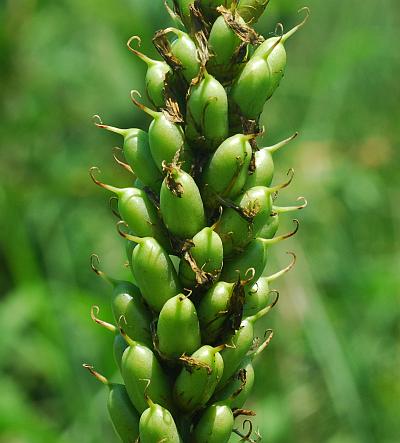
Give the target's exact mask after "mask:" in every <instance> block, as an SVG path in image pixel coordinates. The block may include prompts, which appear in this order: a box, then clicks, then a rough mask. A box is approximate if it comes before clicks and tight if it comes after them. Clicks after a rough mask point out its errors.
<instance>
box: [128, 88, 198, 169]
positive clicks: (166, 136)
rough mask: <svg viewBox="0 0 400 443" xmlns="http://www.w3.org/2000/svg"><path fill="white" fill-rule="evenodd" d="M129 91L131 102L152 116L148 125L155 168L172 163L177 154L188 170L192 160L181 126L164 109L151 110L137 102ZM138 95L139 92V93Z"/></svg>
mask: <svg viewBox="0 0 400 443" xmlns="http://www.w3.org/2000/svg"><path fill="white" fill-rule="evenodd" d="M134 93H136V94H138V92H137V91H131V99H132V101H133V103H134V104H135V105H136V106H137V107H138V108H139V109H141V110H142V111H144V112H145V113H146V114H148V115H150V116H151V117H153V121H152V122H151V123H150V126H149V132H148V134H149V143H150V151H151V155H152V157H153V160H154V162H155V164H156V166H157V168H158V169H159V170H160V171H162V170H163V164H164V163H172V161H173V160H174V158H175V157H176V155H177V154H179V160H180V161H182V164H183V168H184V169H187V170H190V168H191V166H192V162H193V154H192V152H191V150H190V148H189V147H188V146H187V145H186V144H185V136H184V134H183V130H182V128H181V127H180V126H179V125H177V124H176V123H174V122H173V121H172V120H171V118H170V117H169V116H168V113H167V112H166V111H160V112H158V111H153V110H152V109H150V108H148V107H147V106H145V105H143V104H142V103H140V102H138V101H137V100H136V98H135V97H134V96H133V94H134ZM139 95H140V94H139Z"/></svg>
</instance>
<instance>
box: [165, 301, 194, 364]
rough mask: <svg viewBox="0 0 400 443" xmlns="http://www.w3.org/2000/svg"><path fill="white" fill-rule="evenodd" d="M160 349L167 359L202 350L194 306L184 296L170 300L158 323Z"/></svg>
mask: <svg viewBox="0 0 400 443" xmlns="http://www.w3.org/2000/svg"><path fill="white" fill-rule="evenodd" d="M157 336H158V349H159V350H160V352H161V354H162V355H163V356H165V357H167V358H171V359H172V358H178V357H180V356H181V355H182V354H186V355H189V354H193V352H194V351H196V350H197V349H199V348H200V346H201V339H200V327H199V320H198V318H197V312H196V308H195V307H194V304H193V303H192V302H191V301H190V300H189V299H188V298H187V297H185V296H184V295H183V294H178V295H177V296H175V297H172V298H170V299H169V300H168V301H167V302H166V303H165V305H164V306H163V308H162V309H161V312H160V315H159V317H158V323H157Z"/></svg>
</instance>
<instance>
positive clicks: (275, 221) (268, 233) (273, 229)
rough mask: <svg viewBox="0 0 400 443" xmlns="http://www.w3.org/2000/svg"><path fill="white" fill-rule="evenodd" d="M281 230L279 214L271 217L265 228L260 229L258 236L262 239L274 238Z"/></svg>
mask: <svg viewBox="0 0 400 443" xmlns="http://www.w3.org/2000/svg"><path fill="white" fill-rule="evenodd" d="M278 228H279V214H277V213H275V214H274V215H270V216H269V217H268V219H267V220H266V221H265V224H264V226H263V227H262V228H261V229H260V231H259V233H258V236H259V237H260V238H266V239H268V238H273V237H275V234H276V233H277V231H278Z"/></svg>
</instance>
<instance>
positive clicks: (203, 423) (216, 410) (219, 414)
mask: <svg viewBox="0 0 400 443" xmlns="http://www.w3.org/2000/svg"><path fill="white" fill-rule="evenodd" d="M233 425H234V417H233V413H232V409H231V408H230V406H228V405H227V404H225V403H224V402H220V403H214V404H212V405H211V406H208V407H207V409H205V411H204V412H203V413H202V415H201V417H200V420H199V421H198V423H197V424H196V425H195V427H194V430H193V434H194V440H195V443H228V441H229V438H230V436H231V434H232V429H233Z"/></svg>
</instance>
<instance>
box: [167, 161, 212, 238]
mask: <svg viewBox="0 0 400 443" xmlns="http://www.w3.org/2000/svg"><path fill="white" fill-rule="evenodd" d="M166 168H167V176H166V178H165V179H164V181H163V184H162V186H161V192H160V210H161V214H162V217H163V220H164V223H165V226H166V227H167V228H168V230H169V232H170V233H171V234H172V235H174V236H176V237H178V238H181V239H190V238H192V237H193V236H194V235H196V234H197V232H199V231H200V230H201V229H202V228H203V227H204V226H205V224H206V219H205V214H204V208H203V201H202V199H201V195H200V191H199V189H198V187H197V184H196V182H195V181H194V179H193V178H192V177H191V176H190V175H189V174H188V173H186V172H185V171H182V170H181V169H180V168H179V167H178V166H174V165H168V166H167V167H166Z"/></svg>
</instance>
